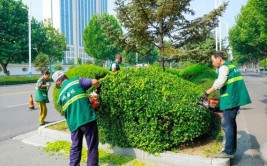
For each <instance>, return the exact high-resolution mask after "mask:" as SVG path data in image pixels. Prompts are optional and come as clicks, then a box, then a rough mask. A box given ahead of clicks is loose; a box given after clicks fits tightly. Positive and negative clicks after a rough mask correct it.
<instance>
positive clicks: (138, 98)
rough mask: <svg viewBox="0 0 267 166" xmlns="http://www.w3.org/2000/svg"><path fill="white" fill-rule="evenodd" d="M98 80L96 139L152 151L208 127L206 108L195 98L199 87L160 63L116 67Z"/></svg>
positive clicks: (177, 142) (199, 89)
mask: <svg viewBox="0 0 267 166" xmlns="http://www.w3.org/2000/svg"><path fill="white" fill-rule="evenodd" d="M101 82H103V85H104V87H103V90H102V92H101V98H102V103H101V109H100V110H99V112H98V116H99V117H98V125H99V134H100V141H101V142H102V143H105V142H107V143H111V144H112V145H114V146H115V145H117V146H120V147H134V148H139V149H143V150H146V151H148V152H152V153H155V152H162V151H165V150H171V149H173V148H177V147H178V146H179V145H180V144H182V143H184V142H186V141H189V140H193V139H194V138H197V137H199V136H201V135H203V134H205V133H208V132H209V131H210V129H211V113H210V112H209V111H207V110H204V109H202V108H199V107H198V106H197V104H196V103H197V101H198V99H199V97H200V95H201V94H202V93H203V92H204V89H202V88H201V87H199V86H198V85H196V84H193V83H191V82H189V81H186V80H183V79H182V78H180V77H177V76H174V75H173V74H169V73H167V72H163V71H162V69H160V68H152V67H149V68H140V69H127V70H122V71H119V72H117V73H114V74H110V75H107V76H106V77H105V78H103V79H101Z"/></svg>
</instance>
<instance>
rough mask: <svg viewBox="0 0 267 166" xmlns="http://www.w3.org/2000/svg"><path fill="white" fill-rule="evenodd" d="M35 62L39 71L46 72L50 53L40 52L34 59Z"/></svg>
mask: <svg viewBox="0 0 267 166" xmlns="http://www.w3.org/2000/svg"><path fill="white" fill-rule="evenodd" d="M33 63H34V66H35V67H36V70H37V71H40V72H41V73H44V72H45V71H46V70H48V65H49V57H48V55H46V54H43V53H41V54H38V55H37V56H36V58H35V59H34V62H33Z"/></svg>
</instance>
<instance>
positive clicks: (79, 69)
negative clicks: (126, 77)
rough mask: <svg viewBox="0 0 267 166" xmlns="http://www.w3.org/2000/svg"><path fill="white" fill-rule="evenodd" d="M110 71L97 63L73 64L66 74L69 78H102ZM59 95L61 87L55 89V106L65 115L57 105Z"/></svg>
mask: <svg viewBox="0 0 267 166" xmlns="http://www.w3.org/2000/svg"><path fill="white" fill-rule="evenodd" d="M108 73H109V71H108V70H107V69H104V68H102V67H99V66H95V65H88V64H86V65H81V66H73V67H71V68H70V69H69V70H68V71H67V72H66V73H65V74H66V75H67V76H68V78H74V77H84V78H95V79H100V78H103V77H105V76H106V75H107V74H108ZM58 95H59V89H57V88H54V91H53V101H54V106H55V108H56V110H57V111H59V113H60V114H61V115H63V112H61V110H60V108H59V106H58V105H57V99H58Z"/></svg>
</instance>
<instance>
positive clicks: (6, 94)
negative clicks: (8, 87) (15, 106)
mask: <svg viewBox="0 0 267 166" xmlns="http://www.w3.org/2000/svg"><path fill="white" fill-rule="evenodd" d="M30 92H34V91H25V92H15V93H4V94H0V96H12V95H18V94H25V93H30Z"/></svg>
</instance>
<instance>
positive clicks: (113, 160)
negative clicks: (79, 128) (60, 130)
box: [45, 141, 145, 166]
mask: <svg viewBox="0 0 267 166" xmlns="http://www.w3.org/2000/svg"><path fill="white" fill-rule="evenodd" d="M70 147H71V143H70V142H68V141H56V142H49V143H48V144H47V145H46V146H45V151H46V152H48V153H51V152H56V153H58V154H63V155H67V156H69V153H70ZM86 160H87V149H86V148H84V147H83V149H82V158H81V161H82V162H86ZM99 160H100V163H101V165H105V164H115V165H129V163H131V164H130V165H135V166H144V165H145V164H144V163H142V162H138V161H137V160H134V158H132V157H126V156H121V155H118V154H113V153H109V152H106V151H104V150H101V149H99Z"/></svg>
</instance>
